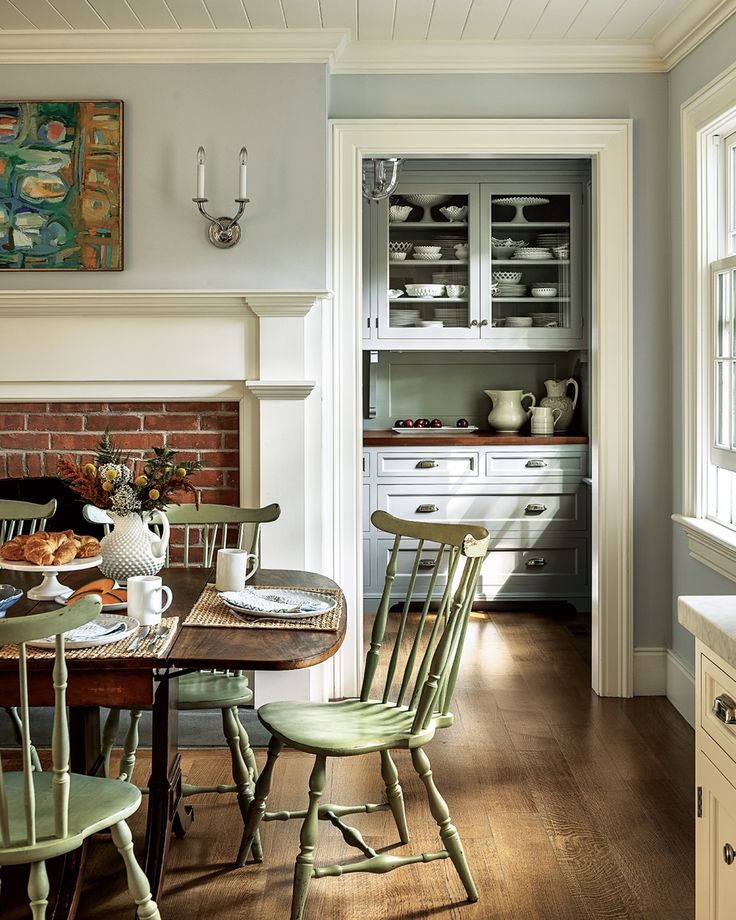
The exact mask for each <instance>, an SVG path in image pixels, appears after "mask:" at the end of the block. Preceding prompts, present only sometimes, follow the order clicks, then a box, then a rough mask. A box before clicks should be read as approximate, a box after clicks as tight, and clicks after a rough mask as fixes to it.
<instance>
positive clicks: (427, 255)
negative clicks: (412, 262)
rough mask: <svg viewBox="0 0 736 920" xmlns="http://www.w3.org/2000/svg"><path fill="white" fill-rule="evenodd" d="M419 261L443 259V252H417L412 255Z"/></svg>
mask: <svg viewBox="0 0 736 920" xmlns="http://www.w3.org/2000/svg"><path fill="white" fill-rule="evenodd" d="M412 258H413V259H416V260H417V261H419V262H439V261H441V259H442V253H441V252H415V253H414V255H413V256H412Z"/></svg>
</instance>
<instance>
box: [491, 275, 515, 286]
mask: <svg viewBox="0 0 736 920" xmlns="http://www.w3.org/2000/svg"><path fill="white" fill-rule="evenodd" d="M491 278H492V279H493V280H494V281H508V282H511V283H512V284H515V283H517V282H518V281H521V272H491Z"/></svg>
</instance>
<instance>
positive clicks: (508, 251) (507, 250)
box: [491, 246, 516, 259]
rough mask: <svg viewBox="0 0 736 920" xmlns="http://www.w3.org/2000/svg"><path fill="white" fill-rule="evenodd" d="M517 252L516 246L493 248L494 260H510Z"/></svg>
mask: <svg viewBox="0 0 736 920" xmlns="http://www.w3.org/2000/svg"><path fill="white" fill-rule="evenodd" d="M515 252H516V247H515V246H491V255H492V256H493V258H494V259H510V258H511V257H512V256H513V254H514V253H515Z"/></svg>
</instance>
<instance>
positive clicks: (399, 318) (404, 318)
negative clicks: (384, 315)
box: [390, 307, 419, 326]
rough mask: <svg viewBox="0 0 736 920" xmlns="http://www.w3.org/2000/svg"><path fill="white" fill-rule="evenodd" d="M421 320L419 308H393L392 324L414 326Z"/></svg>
mask: <svg viewBox="0 0 736 920" xmlns="http://www.w3.org/2000/svg"><path fill="white" fill-rule="evenodd" d="M418 321H419V310H406V309H404V308H403V307H392V308H391V320H390V322H391V325H392V326H413V325H414V324H415V323H417V322H418Z"/></svg>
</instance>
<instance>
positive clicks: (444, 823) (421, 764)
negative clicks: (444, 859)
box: [411, 748, 478, 901]
mask: <svg viewBox="0 0 736 920" xmlns="http://www.w3.org/2000/svg"><path fill="white" fill-rule="evenodd" d="M411 760H412V763H413V764H414V769H415V770H416V771H417V773H418V774H419V777H420V778H421V780H422V782H423V783H424V786H425V788H426V790H427V797H428V799H429V810H430V811H431V812H432V817H433V818H434V820H435V821H436V822H437V825H438V827H439V829H440V837H441V838H442V842H443V843H444V845H445V849H446V850H447V852H448V853H449V854H450V859H451V860H452V864H453V865H454V866H455V869H456V870H457V874H458V875H459V876H460V881H461V882H462V883H463V885H464V887H465V891H466V893H467V895H468V900H469V901H477V900H478V889H477V888H476V887H475V882H474V881H473V876H472V875H471V874H470V868H469V866H468V861H467V859H466V858H465V851H464V850H463V845H462V841H461V840H460V835H459V834H458V832H457V828H456V827H455V826H454V825H453V823H452V821H451V820H450V811H449V809H448V807H447V802H445V800H444V799H443V798H442V796H441V795H440V792H439V790H438V789H437V786H435V784H434V779H433V777H432V767H431V765H430V763H429V757H427V755H426V754H425V752H424V750H423V749H422V748H414V750H413V751H412V752H411Z"/></svg>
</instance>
